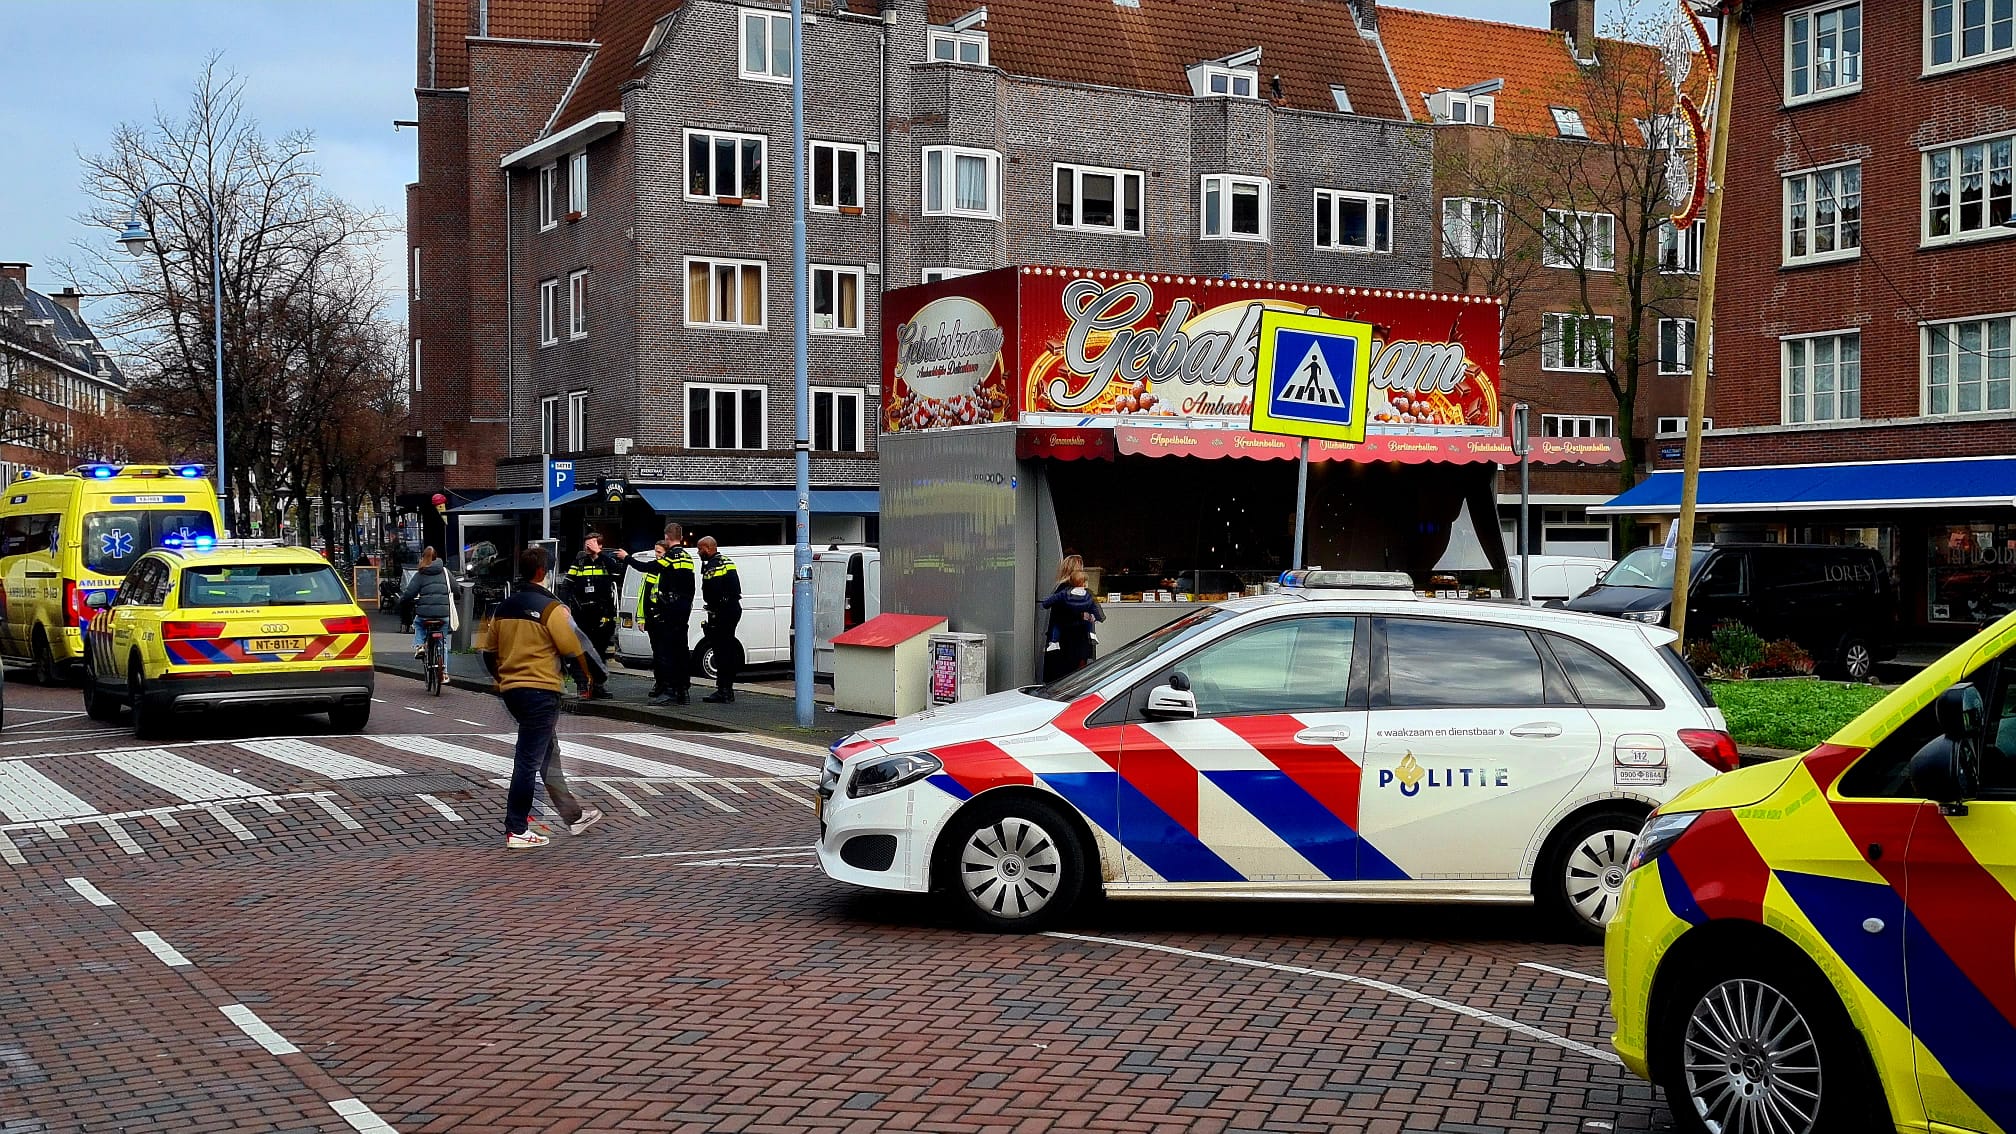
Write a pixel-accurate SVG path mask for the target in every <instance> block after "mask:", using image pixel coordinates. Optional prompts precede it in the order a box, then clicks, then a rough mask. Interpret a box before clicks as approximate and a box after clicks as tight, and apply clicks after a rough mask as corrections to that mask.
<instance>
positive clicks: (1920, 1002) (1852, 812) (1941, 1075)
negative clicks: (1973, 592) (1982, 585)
mask: <svg viewBox="0 0 2016 1134" xmlns="http://www.w3.org/2000/svg"><path fill="white" fill-rule="evenodd" d="M1620 901H1621V905H1620V908H1619V910H1618V913H1617V916H1616V918H1615V919H1613V920H1612V921H1611V922H1610V925H1609V931H1608V937H1607V939H1606V941H1605V951H1606V954H1607V960H1608V966H1609V983H1610V1004H1611V1013H1612V1015H1614V1016H1615V1018H1616V1021H1617V1031H1616V1034H1615V1035H1614V1037H1613V1038H1612V1042H1613V1043H1614V1044H1615V1046H1616V1048H1617V1053H1618V1054H1619V1055H1620V1056H1622V1057H1623V1060H1624V1064H1625V1066H1626V1067H1629V1068H1630V1069H1631V1070H1632V1071H1634V1072H1636V1073H1638V1074H1639V1075H1642V1076H1644V1077H1646V1078H1649V1079H1651V1080H1653V1081H1654V1082H1656V1083H1658V1084H1660V1085H1661V1086H1662V1087H1664V1088H1665V1090H1666V1095H1667V1101H1668V1102H1669V1104H1670V1105H1671V1107H1672V1110H1673V1114H1674V1118H1675V1120H1676V1122H1677V1124H1678V1128H1679V1129H1680V1130H1683V1131H1694V1132H1703V1131H1724V1132H1727V1131H1753V1132H1756V1134H1853V1132H1857V1131H1867V1130H1883V1131H1889V1130H1916V1131H1934V1132H1940V1134H1961V1132H1963V1131H1964V1132H1968V1134H1976V1132H1980V1134H1987V1132H2004V1131H2016V614H2012V615H2010V616H2008V617H2005V618H2003V619H2002V620H2000V621H1999V622H1997V623H1995V624H1994V625H1993V626H1991V627H1989V628H1988V629H1986V630H1983V631H1982V632H1981V633H1980V634H1978V635H1976V636H1975V637H1974V638H1973V639H1972V640H1971V641H1969V642H1967V643H1966V644H1965V645H1962V646H1960V647H1959V648H1958V649H1955V650H1954V651H1953V652H1951V653H1949V654H1947V655H1946V656H1945V657H1943V658H1941V659H1940V660H1939V661H1937V662H1935V663H1933V664H1932V665H1931V666H1930V667H1928V668H1926V669H1925V670H1924V671H1923V672H1921V673H1920V674H1918V675H1917V676H1916V677H1914V678H1912V679H1911V680H1910V681H1909V682H1907V683H1905V684H1904V685H1903V686H1901V687H1899V688H1898V689H1897V690H1896V691H1895V692H1893V693H1891V694H1890V695H1889V696H1888V697H1886V698H1884V699H1883V700H1882V701H1880V702H1878V703H1877V704H1875V705H1874V706H1872V707H1871V708H1870V709H1869V710H1868V711H1866V712H1864V713H1863V714H1862V715H1861V716H1859V717H1857V718H1855V719H1854V720H1853V721H1851V722H1849V723H1848V724H1847V725H1845V726H1843V727H1842V728H1841V730H1840V731H1838V732H1836V733H1835V734H1834V735H1833V736H1832V737H1830V738H1829V739H1828V741H1827V742H1826V743H1825V744H1822V745H1820V746H1819V747H1817V748H1815V749H1813V750H1812V751H1811V752H1808V753H1806V754H1805V755H1803V756H1800V757H1798V758H1795V759H1786V760H1779V761H1774V762H1772V763H1768V764H1761V765H1757V766H1755V767H1749V768H1743V769H1741V770H1738V771H1734V772H1730V773H1728V774H1726V775H1721V776H1717V777H1715V778H1714V779H1712V780H1709V781H1707V782H1705V783H1702V784H1699V785H1696V786H1695V787H1693V788H1691V789H1689V790H1688V791H1686V792H1683V793H1682V794H1681V795H1679V796H1677V797H1675V798H1674V799H1673V801H1672V802H1670V803H1668V804H1666V805H1665V806H1663V807H1661V808H1660V809H1659V810H1658V811H1657V812H1656V813H1654V815H1653V816H1652V818H1651V819H1650V820H1649V821H1648V822H1647V823H1646V825H1645V829H1644V831H1643V832H1642V833H1641V834H1640V835H1639V839H1638V844H1637V848H1636V850H1635V852H1634V853H1633V856H1632V859H1631V862H1630V867H1629V873H1628V874H1627V875H1626V877H1625V880H1624V886H1623V893H1622V896H1621V899H1620Z"/></svg>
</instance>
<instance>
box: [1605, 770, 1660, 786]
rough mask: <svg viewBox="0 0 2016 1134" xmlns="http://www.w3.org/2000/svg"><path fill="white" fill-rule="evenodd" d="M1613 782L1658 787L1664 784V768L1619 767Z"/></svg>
mask: <svg viewBox="0 0 2016 1134" xmlns="http://www.w3.org/2000/svg"><path fill="white" fill-rule="evenodd" d="M1615 771H1616V777H1615V779H1614V781H1613V782H1615V783H1617V784H1620V785H1623V784H1630V785H1633V786H1642V787H1658V786H1660V785H1661V784H1664V783H1665V782H1666V769H1665V768H1632V767H1626V766H1623V765H1619V766H1618V767H1617V768H1616V769H1615Z"/></svg>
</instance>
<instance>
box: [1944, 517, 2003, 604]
mask: <svg viewBox="0 0 2016 1134" xmlns="http://www.w3.org/2000/svg"><path fill="white" fill-rule="evenodd" d="M1931 536H1932V540H1931V547H1930V549H1929V550H1930V554H1929V555H1928V557H1927V558H1928V560H1929V562H1930V567H1929V568H1928V569H1927V572H1926V574H1927V578H1926V583H1925V604H1926V611H1925V616H1926V619H1927V621H1931V622H1961V623H1987V622H1992V621H1994V620H1995V619H1997V618H2000V617H2002V616H2003V615H2005V614H2008V613H2009V612H2010V611H2012V610H2016V524H1987V523H1978V524H1946V525H1942V526H1938V527H1934V528H1932V529H1931Z"/></svg>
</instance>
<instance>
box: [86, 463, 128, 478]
mask: <svg viewBox="0 0 2016 1134" xmlns="http://www.w3.org/2000/svg"><path fill="white" fill-rule="evenodd" d="M118 474H119V470H118V469H115V468H113V467H112V466H111V465H92V466H91V467H89V468H87V469H85V470H84V475H86V476H88V477H90V478H91V479H92V480H111V479H112V478H113V477H115V476H117V475H118Z"/></svg>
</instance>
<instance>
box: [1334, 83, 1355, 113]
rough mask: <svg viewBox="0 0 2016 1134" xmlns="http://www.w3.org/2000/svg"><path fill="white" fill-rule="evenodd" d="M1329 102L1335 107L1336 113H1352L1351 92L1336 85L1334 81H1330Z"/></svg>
mask: <svg viewBox="0 0 2016 1134" xmlns="http://www.w3.org/2000/svg"><path fill="white" fill-rule="evenodd" d="M1330 102H1331V104H1332V105H1334V106H1335V107H1336V108H1337V113H1339V114H1350V113H1352V110H1351V92H1350V91H1347V90H1345V89H1344V88H1343V87H1340V86H1338V85H1336V84H1335V83H1332V84H1331V85H1330Z"/></svg>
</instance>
